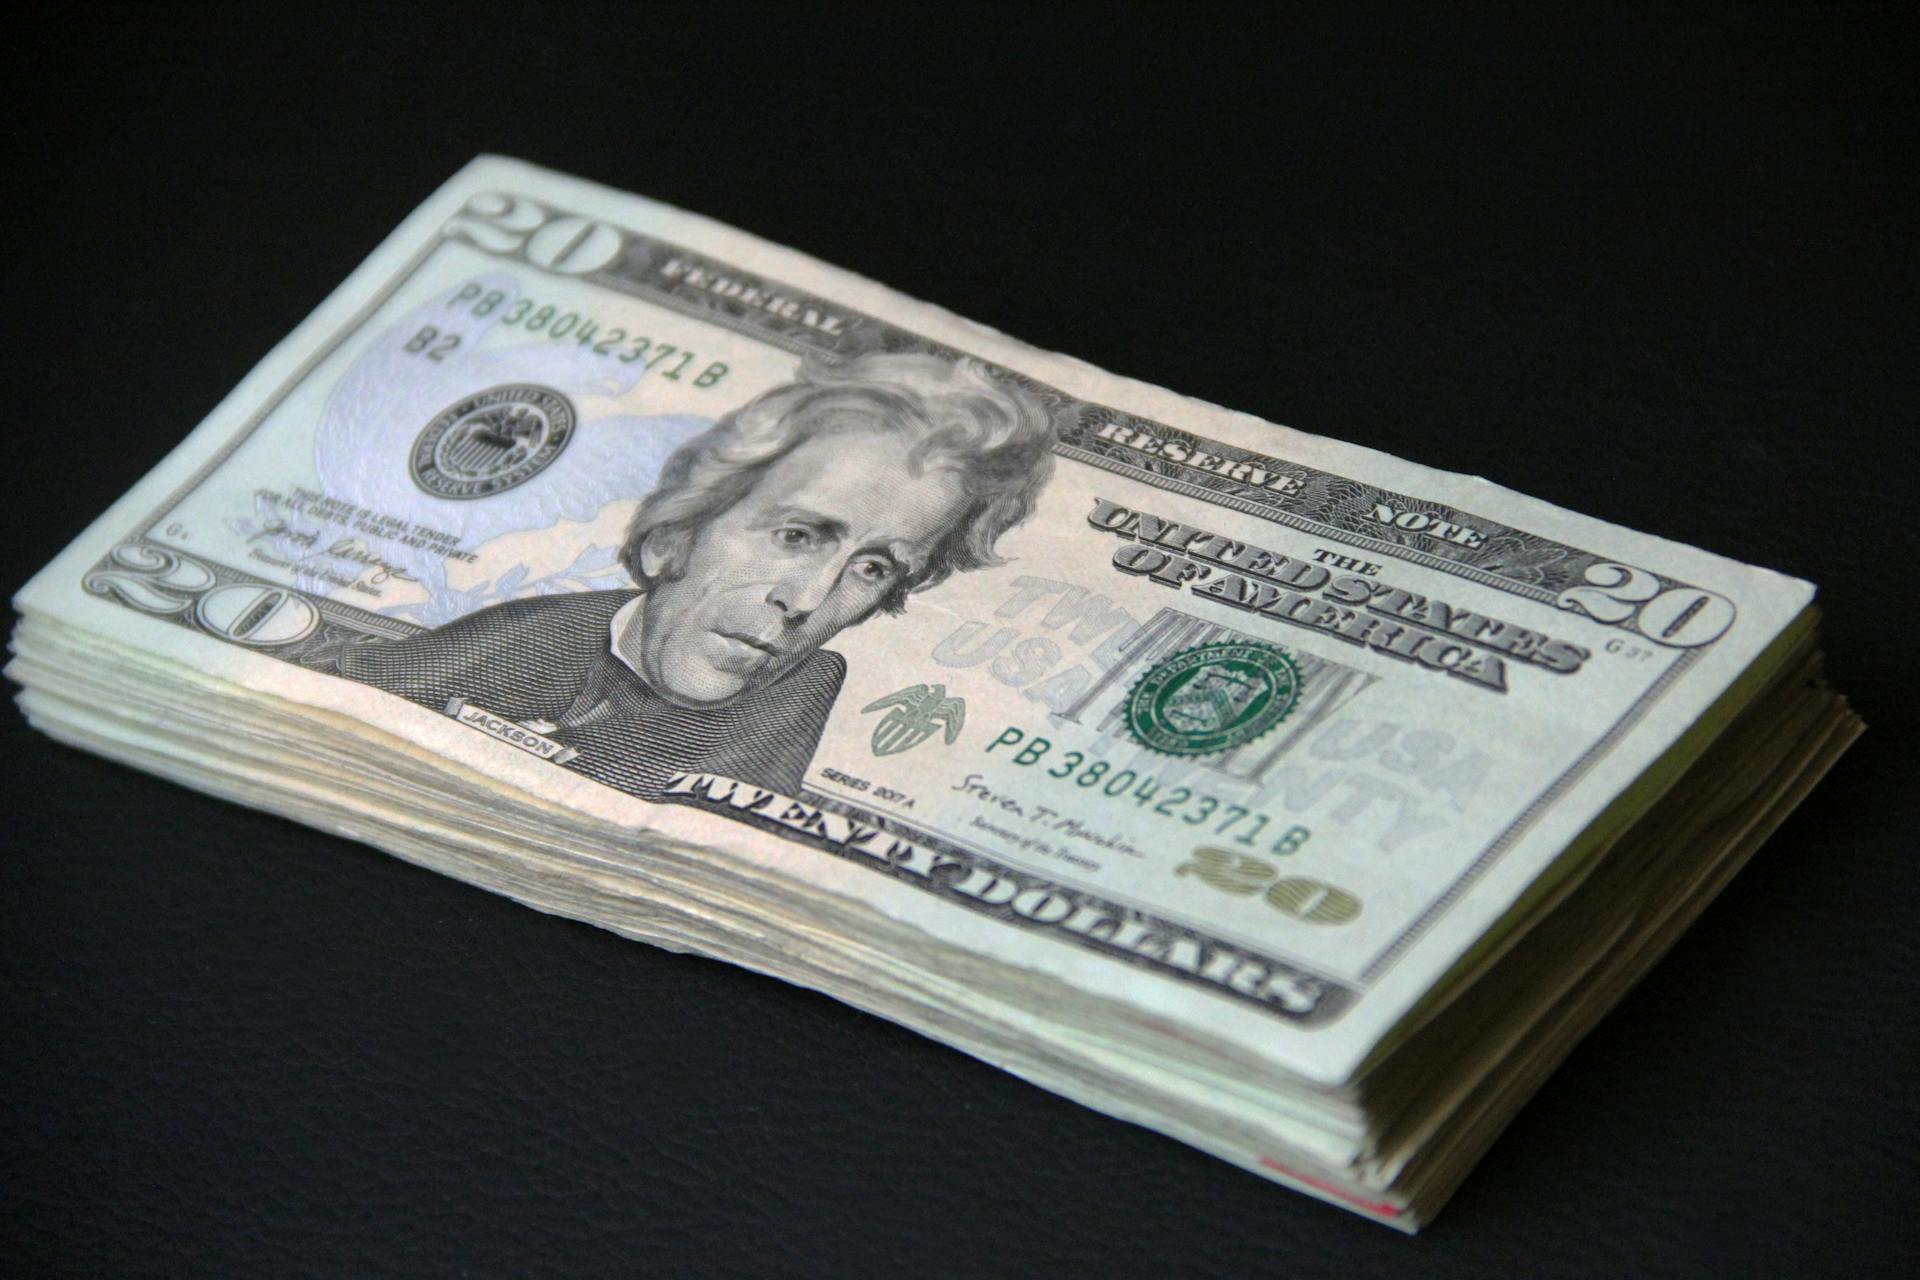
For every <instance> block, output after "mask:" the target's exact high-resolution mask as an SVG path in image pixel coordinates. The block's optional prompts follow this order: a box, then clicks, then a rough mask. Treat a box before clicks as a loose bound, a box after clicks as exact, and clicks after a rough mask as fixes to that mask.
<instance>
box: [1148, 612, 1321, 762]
mask: <svg viewBox="0 0 1920 1280" xmlns="http://www.w3.org/2000/svg"><path fill="white" fill-rule="evenodd" d="M1299 700H1300V669H1299V668H1298V667H1296V666H1294V665H1293V659H1292V658H1289V657H1288V656H1287V654H1286V651H1285V650H1283V649H1281V648H1280V647H1279V646H1277V645H1271V644H1262V643H1260V642H1259V641H1257V640H1243V641H1233V642H1230V643H1225V644H1203V645H1199V646H1196V647H1195V648H1192V649H1184V650H1182V651H1181V652H1179V653H1176V654H1174V655H1173V656H1172V657H1170V658H1164V659H1162V660H1161V661H1160V662H1157V663H1155V664H1154V666H1153V667H1152V668H1151V669H1150V670H1148V672H1147V674H1146V675H1144V676H1142V677H1141V678H1140V683H1139V684H1136V685H1135V686H1133V692H1132V693H1131V694H1129V695H1127V727H1128V728H1130V729H1131V730H1133V736H1134V737H1135V738H1138V739H1139V740H1140V743H1141V745H1142V746H1145V747H1149V748H1151V749H1152V750H1154V751H1159V752H1162V753H1164V754H1166V755H1171V756H1204V755H1212V754H1213V753H1214V752H1216V751H1231V750H1232V749H1233V748H1235V747H1237V746H1240V745H1241V744H1243V743H1247V742H1252V741H1253V740H1254V739H1255V738H1257V737H1259V736H1260V735H1261V734H1263V733H1265V732H1266V731H1267V730H1269V729H1271V728H1273V726H1275V725H1277V724H1279V723H1280V722H1281V721H1282V720H1284V719H1286V718H1287V713H1288V712H1289V711H1292V710H1293V706H1294V703H1296V702H1298V701H1299Z"/></svg>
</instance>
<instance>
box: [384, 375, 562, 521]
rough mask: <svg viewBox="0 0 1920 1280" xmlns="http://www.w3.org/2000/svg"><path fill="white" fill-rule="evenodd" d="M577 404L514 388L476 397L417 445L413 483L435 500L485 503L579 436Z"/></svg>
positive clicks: (547, 391) (430, 428) (431, 426)
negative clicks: (486, 498) (577, 433)
mask: <svg viewBox="0 0 1920 1280" xmlns="http://www.w3.org/2000/svg"><path fill="white" fill-rule="evenodd" d="M573 428H574V412H573V405H572V403H571V402H570V401H568V399H567V398H566V397H565V396H563V395H561V394H560V393H559V392H558V391H554V390H552V389H551V388H549V387H539V386H534V385H532V384H531V383H513V384H510V385H508V386H504V387H491V388H489V389H487V390H485V391H480V392H476V393H475V394H473V395H470V396H468V397H467V398H466V399H464V400H461V401H459V402H457V403H455V404H454V405H452V406H450V407H449V408H448V409H447V410H446V411H445V412H443V413H441V414H440V416H439V417H437V418H435V419H434V420H433V421H432V422H429V423H428V424H427V425H426V428H425V429H424V430H422V431H421V432H420V436H419V438H418V439H416V440H415V441H414V442H413V454H412V456H411V458H410V459H409V460H408V461H409V468H410V469H411V470H412V472H413V482H414V483H415V484H417V485H419V486H420V487H421V488H422V489H425V490H426V491H427V492H428V493H431V494H433V495H434V496H435V497H437V498H484V497H487V496H488V495H490V494H495V493H501V492H503V491H505V490H507V489H511V488H513V487H514V486H515V485H520V484H525V483H526V482H527V481H529V480H531V479H533V477H535V476H537V475H539V474H540V473H541V472H542V471H545V470H546V469H547V468H548V467H549V466H551V465H552V463H553V460H554V459H555V458H557V457H559V456H560V451H561V450H562V449H565V448H566V447H567V441H569V440H571V439H573Z"/></svg>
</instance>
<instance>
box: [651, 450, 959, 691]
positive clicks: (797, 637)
mask: <svg viewBox="0 0 1920 1280" xmlns="http://www.w3.org/2000/svg"><path fill="white" fill-rule="evenodd" d="M910 447H911V442H910V441H907V440H903V439H901V438H900V437H898V436H895V435H893V434H891V433H887V434H882V433H873V432H864V431H863V432H852V433H849V434H844V435H824V436H816V437H814V438H813V439H811V440H809V441H807V442H806V443H805V444H802V445H800V446H798V447H797V448H795V449H794V450H793V451H792V452H790V453H788V454H787V455H786V456H785V457H783V458H781V459H780V460H779V461H778V462H776V463H774V464H773V465H772V466H771V467H769V468H767V470H766V471H764V472H762V473H761V475H760V478H759V480H758V481H757V482H756V483H755V484H754V486H753V488H752V489H751V490H749V491H748V493H747V495H746V496H745V497H743V498H741V499H740V500H739V501H738V502H736V503H734V504H733V505H732V506H731V507H729V508H727V509H726V510H725V511H724V512H722V513H721V514H719V515H718V516H715V517H714V518H712V519H711V520H709V521H708V522H707V523H706V524H705V525H703V526H702V527H701V528H700V529H699V530H698V531H696V532H695V533H694V534H693V535H692V537H693V540H692V543H691V545H690V546H689V547H688V549H687V551H686V554H685V559H684V563H683V568H682V572H681V573H680V574H679V576H678V577H676V578H674V579H673V580H672V581H670V582H658V583H657V585H655V586H654V588H653V589H652V590H651V591H649V592H648V593H647V596H646V603H645V605H644V606H643V611H642V616H641V627H640V653H639V659H640V670H641V673H642V674H643V675H645V676H646V678H647V681H648V683H650V684H651V685H652V686H653V687H654V689H655V690H657V691H658V692H659V693H660V694H662V695H663V696H664V697H666V698H668V699H670V700H672V701H674V702H677V703H680V704H682V705H684V706H690V707H703V706H714V705H717V704H719V703H723V702H727V701H729V700H731V699H733V698H735V697H738V696H739V695H740V694H742V693H744V692H746V691H748V690H750V689H759V688H764V687H765V686H766V685H769V684H771V683H772V682H773V681H775V680H778V679H779V678H780V677H781V676H783V675H785V674H786V673H787V672H788V671H790V670H792V669H793V667H794V666H795V665H796V664H798V663H799V662H800V661H801V660H802V659H804V658H805V657H806V656H807V655H808V654H810V653H812V652H813V651H814V650H815V649H818V648H819V647H820V646H821V645H823V644H825V643H826V642H827V641H828V640H830V639H832V638H833V636H834V635H835V634H836V633H837V632H839V631H840V629H841V628H843V627H848V626H851V625H853V624H854V623H857V622H859V621H861V620H862V619H864V618H865V617H866V616H867V615H868V614H870V613H872V612H873V611H874V609H875V608H877V607H878V606H879V605H880V603H881V602H882V601H883V600H885V599H886V597H887V594H888V592H889V591H891V590H892V589H893V587H894V586H895V584H897V583H898V582H899V581H900V580H901V579H902V578H903V577H911V576H912V575H913V574H914V573H916V572H917V571H918V570H919V569H920V568H921V567H922V566H924V565H925V564H926V563H927V558H928V556H929V555H930V554H931V552H932V551H933V548H934V547H935V546H936V545H937V544H938V543H939V541H940V539H941V538H942V537H943V536H944V535H945V534H946V532H947V530H948V529H950V528H951V527H952V526H953V524H954V522H955V521H956V520H958V519H959V518H960V516H961V514H962V513H963V511H964V510H965V507H966V503H967V498H966V494H965V492H964V490H963V489H962V487H961V484H960V480H959V478H958V477H957V476H956V475H955V474H954V473H953V472H952V471H951V470H948V469H938V470H928V471H925V472H920V473H916V472H915V471H914V470H913V469H912V467H911V466H910V465H909V449H910ZM648 551H649V548H645V547H643V548H642V550H641V558H642V564H643V567H645V568H646V570H647V572H648V573H649V574H653V573H655V572H656V568H657V567H658V566H656V565H655V564H654V563H649V562H648V559H647V557H648Z"/></svg>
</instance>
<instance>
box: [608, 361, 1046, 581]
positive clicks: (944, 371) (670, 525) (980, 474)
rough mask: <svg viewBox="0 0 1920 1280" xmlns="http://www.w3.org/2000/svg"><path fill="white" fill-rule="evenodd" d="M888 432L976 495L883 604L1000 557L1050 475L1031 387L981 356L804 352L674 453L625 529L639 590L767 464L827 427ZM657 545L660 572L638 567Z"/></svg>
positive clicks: (676, 570)
mask: <svg viewBox="0 0 1920 1280" xmlns="http://www.w3.org/2000/svg"><path fill="white" fill-rule="evenodd" d="M853 431H890V432H894V433H896V434H900V435H904V436H907V437H908V438H910V439H911V440H912V442H913V446H912V451H911V453H910V455H909V457H910V459H911V461H912V465H913V466H914V467H915V468H916V469H924V468H927V467H930V466H932V467H950V468H952V469H953V471H954V474H956V475H957V476H959V477H960V479H961V480H962V482H963V483H964V485H965V486H966V492H967V495H968V497H969V498H970V499H971V501H970V503H969V505H968V507H967V509H966V511H965V512H964V513H963V514H962V516H961V517H960V519H959V520H958V521H956V522H955V524H954V526H953V527H952V528H951V529H950V530H948V532H947V534H946V536H945V537H943V538H942V539H941V540H940V542H939V543H938V544H937V545H936V546H935V547H934V549H933V552H932V554H931V555H930V556H928V558H927V563H926V565H925V566H924V567H922V568H921V569H920V571H919V572H918V573H916V574H915V575H913V577H912V578H911V579H909V580H902V581H900V582H898V583H896V584H895V585H894V587H893V590H892V591H891V592H890V593H889V594H888V597H887V598H886V599H885V600H884V601H882V602H881V605H880V607H881V608H882V609H884V610H886V611H888V612H890V613H898V612H899V611H900V610H901V609H902V608H904V607H905V606H906V598H907V594H908V593H909V592H911V591H918V590H922V589H924V588H926V587H930V586H933V585H934V584H935V583H938V582H941V581H943V580H944V579H945V578H946V577H947V576H948V575H949V574H951V573H953V572H955V571H956V570H967V569H979V568H983V567H986V566H988V565H996V564H1000V563H1002V561H1001V559H1000V558H999V557H998V556H996V555H995V554H994V551H993V547H994V543H995V541H996V540H998V538H999V537H1000V535H1001V534H1003V533H1005V532H1006V531H1007V530H1009V529H1011V528H1012V527H1013V526H1015V525H1017V524H1019V523H1020V522H1021V521H1022V520H1025V519H1026V518H1027V517H1028V516H1029V515H1031V514H1033V508H1034V503H1035V500H1036V499H1037V498H1038V497H1039V494H1040V490H1041V489H1042V488H1043V487H1044V486H1045V485H1046V482H1047V478H1048V476H1050V475H1051V474H1052V472H1053V440H1054V431H1053V422H1052V419H1051V418H1050V417H1049V416H1048V415H1047V412H1046V410H1045V409H1044V408H1042V407H1041V406H1040V404H1039V403H1038V402H1036V401H1035V400H1034V399H1033V397H1032V396H1031V395H1029V394H1028V393H1026V392H1025V391H1022V390H1020V389H1019V388H1017V387H1014V386H1011V385H1009V384H1007V383H1005V382H1000V381H996V380H994V379H993V378H991V377H990V376H989V375H988V374H987V371H986V369H985V368H984V367H983V366H982V365H980V364H979V363H978V362H977V361H974V360H969V359H962V360H958V361H954V360H947V359H944V358H942V357H940V356H933V355H915V354H882V353H876V354H872V355H865V356H860V357H857V358H855V359H853V360H849V361H846V362H845V363H842V364H829V363H826V362H824V361H817V360H812V359H810V360H808V361H807V363H806V364H805V365H804V366H803V367H802V368H801V370H800V374H799V376H798V377H797V378H796V379H795V380H794V381H792V382H789V383H785V384H783V385H781V386H778V387H775V388H773V389H772V390H770V391H766V392H763V393H761V394H760V395H758V396H756V397H755V398H754V399H752V400H751V401H749V402H748V403H746V404H745V405H743V406H741V407H740V408H738V409H736V410H734V411H733V412H732V413H729V414H727V415H726V416H725V417H723V418H721V419H720V420H719V421H717V422H715V423H714V424H713V425H712V426H711V427H709V428H707V430H705V431H703V432H701V433H700V434H699V435H697V436H695V437H694V438H693V439H691V440H689V441H687V442H686V443H685V444H683V445H681V446H680V447H679V448H678V449H676V450H674V452H673V456H672V457H670V458H668V459H667V464H666V466H665V467H663V468H662V469H661V472H660V482H659V485H658V486H657V487H656V488H655V489H654V491H653V492H652V493H651V494H649V495H648V497H647V499H646V501H644V502H642V503H641V504H640V509H639V510H638V511H636V512H635V513H634V516H633V521H632V523H631V524H629V525H628V526H627V539H626V542H625V544H624V545H622V547H621V549H620V560H621V563H622V564H624V565H625V566H626V567H627V572H628V573H630V574H632V575H633V580H634V581H635V582H636V583H638V584H639V585H640V587H641V589H643V590H650V589H651V588H652V587H653V586H654V584H655V583H656V582H657V581H671V580H673V579H674V578H676V577H677V576H679V574H680V572H681V569H682V566H683V565H684V564H685V561H686V552H687V550H688V548H689V547H690V546H691V544H692V540H693V535H694V533H695V532H696V531H697V530H698V529H699V528H700V526H701V525H703V524H705V523H706V522H707V521H708V520H711V519H713V518H714V517H715V516H718V515H719V514H720V513H721V512H723V511H725V510H726V509H727V508H729V507H731V506H732V505H733V504H734V503H736V502H738V501H739V500H740V499H741V498H743V497H745V496H746V495H747V493H748V492H749V491H751V490H752V488H753V486H754V484H755V483H756V482H757V481H758V480H759V478H760V475H761V473H762V472H764V471H766V470H767V468H769V467H771V466H772V465H773V464H774V463H775V462H777V461H779V460H780V459H781V458H782V457H784V456H786V455H787V454H788V453H789V452H791V451H792V450H793V449H795V448H797V447H798V446H799V445H801V444H803V443H805V442H806V441H808V440H811V439H814V438H815V437H817V436H821V435H826V434H839V433H842V432H853ZM649 541H652V542H653V544H654V551H655V553H656V555H659V556H660V557H662V560H663V562H664V566H665V567H664V568H663V569H662V570H661V572H660V573H659V574H657V575H653V574H648V573H647V572H646V570H645V569H644V568H643V567H642V566H641V560H640V549H641V547H642V546H643V545H644V544H646V543H647V542H649Z"/></svg>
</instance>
